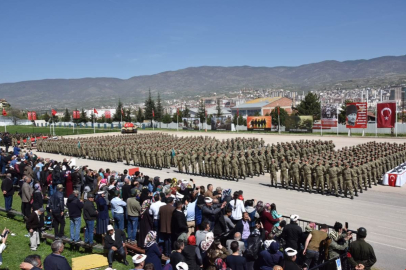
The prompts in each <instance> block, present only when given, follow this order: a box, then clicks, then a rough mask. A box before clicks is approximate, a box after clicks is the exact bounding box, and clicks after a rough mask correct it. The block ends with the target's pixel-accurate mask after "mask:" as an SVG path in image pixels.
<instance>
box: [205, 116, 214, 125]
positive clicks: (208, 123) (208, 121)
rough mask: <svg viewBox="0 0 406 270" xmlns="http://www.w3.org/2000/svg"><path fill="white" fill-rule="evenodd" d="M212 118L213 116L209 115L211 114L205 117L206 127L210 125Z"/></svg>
mask: <svg viewBox="0 0 406 270" xmlns="http://www.w3.org/2000/svg"><path fill="white" fill-rule="evenodd" d="M212 118H213V115H211V114H209V115H208V116H207V121H206V123H207V125H211V119H212Z"/></svg>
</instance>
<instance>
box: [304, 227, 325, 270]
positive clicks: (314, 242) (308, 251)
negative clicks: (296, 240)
mask: <svg viewBox="0 0 406 270" xmlns="http://www.w3.org/2000/svg"><path fill="white" fill-rule="evenodd" d="M327 231H328V227H327V225H326V224H323V225H321V226H320V230H313V231H311V232H310V234H309V236H308V237H307V239H306V244H305V248H304V250H303V255H305V256H306V260H305V263H306V264H307V266H309V267H310V268H311V267H312V265H313V264H314V265H317V263H318V261H319V256H320V245H321V243H323V242H324V241H325V240H326V239H327Z"/></svg>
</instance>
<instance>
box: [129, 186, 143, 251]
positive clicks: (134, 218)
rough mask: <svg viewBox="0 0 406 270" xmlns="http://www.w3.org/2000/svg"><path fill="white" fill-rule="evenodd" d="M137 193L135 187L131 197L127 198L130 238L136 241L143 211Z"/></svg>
mask: <svg viewBox="0 0 406 270" xmlns="http://www.w3.org/2000/svg"><path fill="white" fill-rule="evenodd" d="M136 194H137V192H136V190H135V189H132V190H131V194H130V198H128V199H127V215H128V224H127V225H128V226H127V232H128V239H129V240H130V242H132V243H135V240H136V239H137V229H138V219H139V216H140V213H141V205H140V203H139V202H138V201H137V199H136V198H135V195H136Z"/></svg>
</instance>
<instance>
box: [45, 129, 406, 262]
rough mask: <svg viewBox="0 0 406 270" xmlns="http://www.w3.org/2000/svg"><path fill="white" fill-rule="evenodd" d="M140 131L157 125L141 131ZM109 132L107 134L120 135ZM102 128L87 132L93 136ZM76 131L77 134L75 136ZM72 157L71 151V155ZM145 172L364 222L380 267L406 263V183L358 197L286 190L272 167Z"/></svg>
mask: <svg viewBox="0 0 406 270" xmlns="http://www.w3.org/2000/svg"><path fill="white" fill-rule="evenodd" d="M139 132H140V133H146V132H153V131H139ZM167 133H169V134H177V135H178V136H200V135H203V136H206V135H208V136H214V137H216V138H217V139H220V140H221V139H227V138H234V137H256V138H263V139H264V140H265V143H266V144H267V143H276V142H290V141H296V140H301V139H303V140H306V139H309V140H314V139H316V140H317V139H321V140H332V141H333V142H334V144H335V146H336V149H339V148H342V147H344V146H352V145H357V144H360V143H365V142H368V141H377V142H391V143H393V142H399V143H400V142H402V143H403V142H404V138H402V139H401V138H362V137H336V136H323V137H320V136H314V135H313V136H311V135H283V136H282V135H268V134H250V135H248V134H237V133H213V132H210V133H205V132H176V131H174V132H167ZM118 134H119V133H109V134H108V135H118ZM94 135H100V134H86V135H81V136H83V137H89V136H94ZM72 137H77V136H72ZM38 154H39V156H41V157H45V158H47V157H49V158H53V159H57V160H61V159H62V158H64V157H65V156H61V155H56V154H48V153H38ZM68 158H69V157H68ZM75 162H76V165H79V166H83V165H88V166H89V167H90V168H92V169H99V168H110V169H112V170H116V171H120V172H122V171H123V170H124V169H128V168H132V167H133V166H127V165H125V164H123V163H121V162H119V163H109V162H101V161H94V160H88V159H75ZM140 170H141V172H143V173H144V174H145V175H148V176H150V177H154V176H160V177H161V179H165V178H173V177H176V178H178V179H189V178H193V179H194V180H196V183H197V184H198V185H207V184H209V183H211V184H213V185H214V187H217V186H221V187H223V188H231V189H232V190H233V191H235V190H243V191H244V198H246V199H252V198H255V199H256V200H262V201H264V203H266V202H269V203H275V204H276V205H277V208H278V212H279V213H281V214H283V215H285V216H289V215H291V214H298V215H299V216H300V218H301V219H305V220H310V221H315V222H319V223H327V224H329V225H333V224H334V223H335V222H336V221H339V222H341V223H343V224H344V222H348V224H349V228H350V229H352V230H356V229H357V228H358V227H361V226H363V227H365V228H366V229H367V231H368V235H367V238H366V240H367V241H368V242H369V243H371V245H372V246H373V247H374V249H375V253H376V256H377V259H378V262H377V264H376V265H375V266H376V267H377V268H378V269H404V268H405V267H406V260H405V255H406V236H405V235H404V233H403V232H404V224H406V187H403V188H399V187H387V186H382V185H378V186H373V187H372V189H368V191H367V192H364V193H362V194H359V197H355V199H354V200H350V199H346V198H342V197H338V198H337V197H334V196H323V195H319V194H309V193H307V192H302V191H295V190H290V189H289V190H285V189H282V188H280V187H279V188H275V187H270V186H268V184H269V177H270V176H269V173H265V175H260V176H259V177H256V176H254V178H247V179H246V180H240V181H239V182H235V181H228V180H220V179H215V178H208V177H202V176H191V175H186V174H182V173H177V172H176V171H175V168H171V169H163V170H155V169H148V168H142V167H141V168H140Z"/></svg>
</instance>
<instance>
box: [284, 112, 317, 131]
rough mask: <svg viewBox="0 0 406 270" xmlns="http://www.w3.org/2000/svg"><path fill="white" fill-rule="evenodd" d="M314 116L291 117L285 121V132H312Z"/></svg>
mask: <svg viewBox="0 0 406 270" xmlns="http://www.w3.org/2000/svg"><path fill="white" fill-rule="evenodd" d="M312 128H313V116H311V115H300V116H299V115H290V116H288V117H286V119H285V130H286V131H289V132H312Z"/></svg>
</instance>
